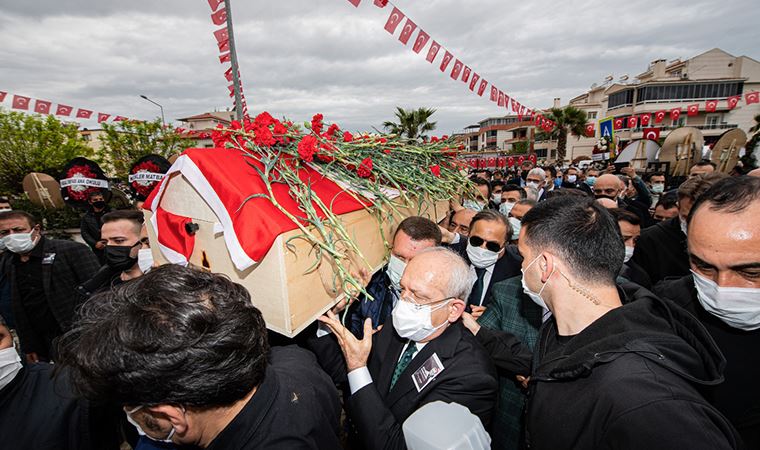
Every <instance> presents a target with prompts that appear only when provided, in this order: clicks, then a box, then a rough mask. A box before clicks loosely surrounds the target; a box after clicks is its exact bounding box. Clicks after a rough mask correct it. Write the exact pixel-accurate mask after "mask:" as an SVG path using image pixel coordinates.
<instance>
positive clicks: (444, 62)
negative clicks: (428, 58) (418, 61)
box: [441, 50, 454, 72]
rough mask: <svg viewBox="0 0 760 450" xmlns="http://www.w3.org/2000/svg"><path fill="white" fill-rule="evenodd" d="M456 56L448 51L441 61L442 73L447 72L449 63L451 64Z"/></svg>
mask: <svg viewBox="0 0 760 450" xmlns="http://www.w3.org/2000/svg"><path fill="white" fill-rule="evenodd" d="M453 57H454V55H452V54H451V53H449V51H448V50H446V53H445V54H444V55H443V60H442V61H441V72H443V71H445V70H446V67H448V65H449V63H450V62H451V58H453Z"/></svg>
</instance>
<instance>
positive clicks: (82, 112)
mask: <svg viewBox="0 0 760 450" xmlns="http://www.w3.org/2000/svg"><path fill="white" fill-rule="evenodd" d="M91 115H92V111H90V110H89V109H82V108H79V110H77V119H89V118H90V116H91Z"/></svg>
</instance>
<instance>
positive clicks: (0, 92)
mask: <svg viewBox="0 0 760 450" xmlns="http://www.w3.org/2000/svg"><path fill="white" fill-rule="evenodd" d="M6 95H8V93H7V92H3V91H0V102H2V101H3V100H5V96H6Z"/></svg>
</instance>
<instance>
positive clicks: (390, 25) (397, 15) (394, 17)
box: [385, 6, 405, 34]
mask: <svg viewBox="0 0 760 450" xmlns="http://www.w3.org/2000/svg"><path fill="white" fill-rule="evenodd" d="M404 17H405V16H404V13H402V12H401V11H400V10H399V9H398V8H396V7H395V6H394V7H393V11H391V15H390V16H388V21H387V22H385V31H387V32H388V33H390V34H393V33H394V32H395V31H396V27H397V26H398V24H399V23H401V21H402V20H403V19H404Z"/></svg>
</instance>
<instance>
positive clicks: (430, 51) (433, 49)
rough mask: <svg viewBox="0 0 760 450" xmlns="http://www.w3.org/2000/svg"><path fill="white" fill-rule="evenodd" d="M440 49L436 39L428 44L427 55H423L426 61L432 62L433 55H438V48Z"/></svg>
mask: <svg viewBox="0 0 760 450" xmlns="http://www.w3.org/2000/svg"><path fill="white" fill-rule="evenodd" d="M440 49H441V45H440V44H439V43H437V42H436V41H433V43H432V44H430V48H429V49H428V54H427V57H425V59H426V60H427V62H429V63H431V64H432V63H433V61H434V60H435V57H436V56H438V50H440Z"/></svg>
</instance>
